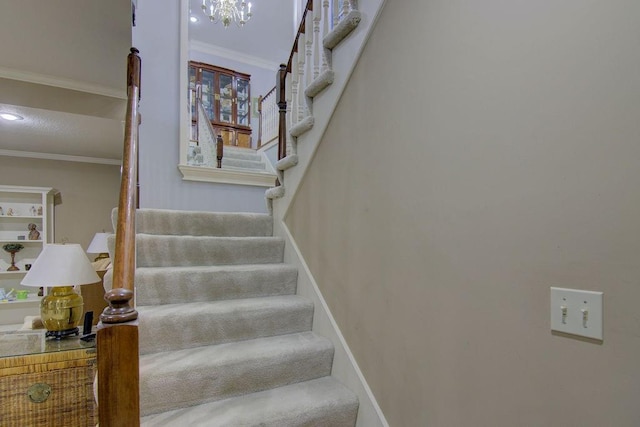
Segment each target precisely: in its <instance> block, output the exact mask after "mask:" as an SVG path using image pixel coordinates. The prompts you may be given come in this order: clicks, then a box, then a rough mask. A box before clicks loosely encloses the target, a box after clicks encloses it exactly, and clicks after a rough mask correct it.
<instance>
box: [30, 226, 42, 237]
mask: <svg viewBox="0 0 640 427" xmlns="http://www.w3.org/2000/svg"><path fill="white" fill-rule="evenodd" d="M36 227H37V225H35V224H34V223H31V224H29V240H40V232H39V231H38V230H37V229H36Z"/></svg>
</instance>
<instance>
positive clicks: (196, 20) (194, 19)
mask: <svg viewBox="0 0 640 427" xmlns="http://www.w3.org/2000/svg"><path fill="white" fill-rule="evenodd" d="M189 21H191V22H198V21H199V19H198V18H196V17H195V16H192V17H190V18H189Z"/></svg>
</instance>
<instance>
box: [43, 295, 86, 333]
mask: <svg viewBox="0 0 640 427" xmlns="http://www.w3.org/2000/svg"><path fill="white" fill-rule="evenodd" d="M82 307H83V302H82V296H80V295H78V294H77V293H75V292H74V291H73V287H71V286H57V287H54V288H52V290H51V294H49V295H47V296H46V297H44V298H42V302H41V303H40V317H42V323H43V324H44V327H45V328H47V334H46V336H47V337H55V338H56V339H61V338H64V337H66V336H69V335H74V334H75V335H77V334H78V333H79V331H78V325H79V324H80V319H81V318H82Z"/></svg>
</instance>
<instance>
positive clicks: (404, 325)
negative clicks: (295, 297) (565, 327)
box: [287, 0, 640, 427]
mask: <svg viewBox="0 0 640 427" xmlns="http://www.w3.org/2000/svg"><path fill="white" fill-rule="evenodd" d="M639 28H640V2H637V1H628V0H626V1H625V0H611V1H607V2H601V1H595V0H588V1H585V0H566V1H562V2H558V1H552V0H539V1H528V2H524V1H505V0H486V1H482V2H480V1H472V0H467V1H455V0H454V1H451V0H437V1H436V0H428V1H427V0H425V1H423V2H406V1H405V2H403V1H400V0H388V2H387V5H386V7H385V10H384V11H383V13H382V16H381V19H380V21H379V23H378V26H377V27H376V29H375V30H374V33H373V36H372V38H371V40H370V41H369V43H368V45H367V46H366V48H365V51H364V54H363V56H362V58H361V59H360V62H359V64H358V65H357V67H356V70H355V72H354V75H353V77H352V79H351V81H350V83H349V85H348V87H347V89H346V92H345V93H344V96H343V98H342V99H341V101H340V103H339V105H338V108H337V111H336V113H335V114H334V117H333V119H332V121H331V123H330V126H329V129H328V131H327V133H326V135H325V137H324V139H323V141H322V143H321V145H320V147H319V149H318V152H317V155H316V158H315V160H314V162H313V163H312V165H311V166H310V168H309V170H308V172H307V175H306V177H305V179H304V181H303V183H302V185H301V188H300V191H299V193H298V195H297V196H296V199H295V201H294V203H293V205H292V208H291V210H290V212H289V215H288V218H287V224H288V226H289V227H290V229H291V231H292V233H293V235H294V237H295V239H296V240H297V242H298V244H299V246H300V249H301V251H302V252H303V255H304V256H305V258H306V261H307V262H308V264H309V266H310V268H311V271H312V272H313V274H314V276H315V278H316V280H317V281H318V283H319V286H320V288H321V290H322V291H323V293H324V296H325V298H326V299H327V302H328V304H329V306H330V308H331V310H332V312H333V314H334V316H335V317H336V319H337V321H338V323H339V326H340V328H341V329H342V332H343V333H344V335H345V337H346V339H347V342H348V344H349V346H350V347H351V349H352V351H353V352H354V354H355V357H356V359H357V361H358V363H359V365H360V367H361V369H362V370H363V372H364V375H365V376H366V378H367V380H368V382H369V384H370V386H371V388H372V390H373V392H374V394H375V396H376V398H377V399H378V402H379V404H380V406H381V408H382V410H383V411H384V413H385V415H386V417H387V419H388V421H389V422H390V424H391V425H392V426H394V427H400V426H406V427H418V426H430V427H432V426H443V427H455V426H593V427H599V426H638V425H640V405H638V397H639V396H640V332H639V331H640V316H639V315H638V301H640V284H639V279H640V261H639V260H640V190H639V189H640V167H639V166H638V164H639V160H640V141H639V137H640V119H639V118H640V73H639V70H640V56H639V54H638V52H639V51H638V44H637V42H638V35H639V34H640V32H639V31H640V30H639ZM550 286H562V287H569V288H578V289H590V290H600V291H604V293H605V299H604V301H605V313H604V322H605V323H604V342H603V343H593V342H586V341H582V340H578V339H573V338H569V337H567V336H559V335H554V334H552V333H551V332H550V329H549V287H550Z"/></svg>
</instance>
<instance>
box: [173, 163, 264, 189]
mask: <svg viewBox="0 0 640 427" xmlns="http://www.w3.org/2000/svg"><path fill="white" fill-rule="evenodd" d="M178 169H180V173H182V179H183V180H185V181H202V182H217V183H220V184H237V185H253V186H257V187H273V186H274V184H275V182H276V175H274V174H270V173H255V172H245V171H236V170H231V169H216V168H207V167H202V166H188V165H178Z"/></svg>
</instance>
